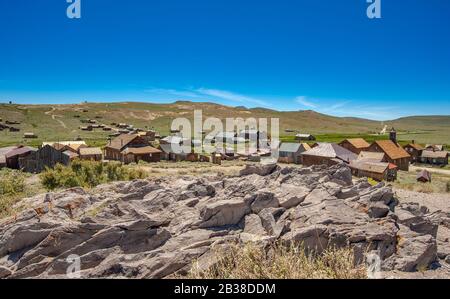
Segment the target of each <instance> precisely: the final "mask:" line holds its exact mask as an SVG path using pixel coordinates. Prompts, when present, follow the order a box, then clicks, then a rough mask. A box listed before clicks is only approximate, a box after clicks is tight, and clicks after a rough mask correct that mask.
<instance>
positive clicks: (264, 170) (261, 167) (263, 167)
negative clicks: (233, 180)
mask: <svg viewBox="0 0 450 299" xmlns="http://www.w3.org/2000/svg"><path fill="white" fill-rule="evenodd" d="M279 169H280V167H279V166H278V165H277V164H276V163H267V164H262V163H260V164H257V165H251V164H247V165H246V166H245V168H244V169H243V170H241V172H240V175H241V176H246V175H251V174H257V175H260V176H266V175H269V174H272V173H274V172H275V171H276V170H279Z"/></svg>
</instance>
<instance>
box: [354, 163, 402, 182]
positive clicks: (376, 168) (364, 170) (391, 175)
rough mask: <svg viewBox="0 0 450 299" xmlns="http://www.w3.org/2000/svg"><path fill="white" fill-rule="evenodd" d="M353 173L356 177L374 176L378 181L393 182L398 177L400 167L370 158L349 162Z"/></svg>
mask: <svg viewBox="0 0 450 299" xmlns="http://www.w3.org/2000/svg"><path fill="white" fill-rule="evenodd" d="M349 167H350V169H351V170H352V174H353V175H354V176H356V177H367V178H372V179H374V180H376V181H379V182H381V181H388V182H392V181H395V180H396V179H397V170H398V167H397V165H395V164H392V163H388V162H374V161H370V160H354V161H351V162H350V164H349Z"/></svg>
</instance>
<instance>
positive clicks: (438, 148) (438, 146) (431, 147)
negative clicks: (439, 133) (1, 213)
mask: <svg viewBox="0 0 450 299" xmlns="http://www.w3.org/2000/svg"><path fill="white" fill-rule="evenodd" d="M425 150H427V151H433V152H439V151H443V150H444V146H443V145H442V144H427V145H426V146H425Z"/></svg>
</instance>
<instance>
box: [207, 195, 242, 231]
mask: <svg viewBox="0 0 450 299" xmlns="http://www.w3.org/2000/svg"><path fill="white" fill-rule="evenodd" d="M248 213H250V207H249V206H248V204H247V203H246V202H245V201H244V200H220V201H217V202H214V203H211V204H208V205H207V206H206V207H204V208H203V210H202V211H201V212H200V216H201V220H202V222H201V224H200V227H202V228H205V227H214V226H224V225H235V224H238V223H239V222H240V221H241V219H242V218H243V217H244V216H245V215H247V214H248Z"/></svg>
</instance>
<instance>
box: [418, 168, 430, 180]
mask: <svg viewBox="0 0 450 299" xmlns="http://www.w3.org/2000/svg"><path fill="white" fill-rule="evenodd" d="M416 180H417V181H418V182H421V183H431V173H430V172H429V171H428V170H426V169H423V170H421V171H420V172H419V173H418V174H417V177H416Z"/></svg>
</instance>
